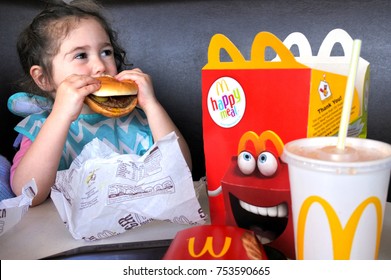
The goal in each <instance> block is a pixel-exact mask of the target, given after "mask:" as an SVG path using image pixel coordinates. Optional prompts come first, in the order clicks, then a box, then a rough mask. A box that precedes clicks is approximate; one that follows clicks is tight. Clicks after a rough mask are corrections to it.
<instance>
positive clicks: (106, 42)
mask: <svg viewBox="0 0 391 280" xmlns="http://www.w3.org/2000/svg"><path fill="white" fill-rule="evenodd" d="M72 74H78V75H88V76H92V77H98V76H102V75H112V76H114V75H116V74H117V67H116V63H115V59H114V52H113V47H112V45H111V43H110V39H109V36H108V35H107V33H106V32H105V30H104V29H103V28H102V26H101V25H100V24H99V23H98V22H97V21H96V20H95V19H93V18H88V19H81V20H80V21H79V22H78V23H77V25H76V26H75V28H74V29H72V30H70V32H69V34H68V36H66V37H65V38H64V39H63V41H62V43H61V46H60V50H59V52H58V53H57V54H56V55H55V56H54V58H53V64H52V79H53V82H54V85H53V86H54V88H55V89H57V88H58V86H59V84H60V83H61V82H62V81H63V80H64V79H65V78H66V77H68V76H70V75H72Z"/></svg>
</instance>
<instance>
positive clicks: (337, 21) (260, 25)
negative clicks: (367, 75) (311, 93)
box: [0, 0, 391, 201]
mask: <svg viewBox="0 0 391 280" xmlns="http://www.w3.org/2000/svg"><path fill="white" fill-rule="evenodd" d="M101 2H102V4H103V5H104V6H105V7H106V8H107V16H108V18H109V20H110V21H111V22H112V24H113V27H114V29H116V30H117V31H118V33H119V37H120V38H121V42H122V45H123V46H124V48H125V49H126V50H127V52H128V58H129V60H130V62H132V63H133V64H134V65H135V66H137V67H140V68H141V69H143V70H144V71H145V72H147V73H149V74H150V75H151V76H152V78H153V81H154V86H155V91H156V94H157V95H158V98H159V99H160V101H161V103H162V104H163V105H164V106H165V108H166V109H167V111H168V112H169V114H170V115H171V117H172V118H173V120H174V121H175V123H176V124H177V125H178V127H179V128H180V130H181V131H182V133H183V134H184V136H185V138H186V139H187V141H188V143H189V145H190V148H191V151H192V156H193V166H194V168H193V175H194V179H195V180H197V179H198V178H199V177H201V176H204V175H205V164H204V154H203V140H202V119H201V111H202V108H201V69H202V67H203V66H204V65H205V64H206V63H207V50H208V45H209V41H210V38H211V37H212V36H213V35H214V34H216V33H223V34H225V35H226V36H227V37H229V38H230V39H231V40H232V41H233V42H234V43H235V45H236V46H237V47H238V48H239V49H240V50H241V52H242V53H243V55H244V56H245V57H246V58H248V54H249V51H250V47H251V43H252V40H253V38H254V36H255V34H257V33H258V32H260V31H270V32H272V33H274V34H275V35H277V36H278V37H279V38H280V39H284V38H285V37H286V36H287V35H288V34H290V33H292V32H294V31H299V32H302V33H304V34H305V35H306V36H307V38H308V39H309V41H310V42H311V44H312V47H313V51H314V53H316V52H317V50H318V48H319V45H320V43H321V41H322V40H323V38H324V37H325V35H326V34H327V33H328V32H329V31H330V30H332V29H334V28H342V29H345V30H346V31H347V32H348V33H349V34H350V35H351V36H352V37H353V38H359V39H362V42H363V43H362V51H361V56H362V57H363V58H365V59H366V60H368V61H369V62H370V63H371V84H370V96H369V120H368V138H372V139H377V140H381V141H384V142H388V143H391V124H390V121H391V111H390V108H391V96H390V93H391V89H390V88H391V83H390V77H391V17H390V15H391V2H390V1H388V0H372V1H371V0H367V1H358V0H346V1H340V0H323V1H311V0H298V1H286V0H247V1H230V0H222V1H207V0H204V1H203V0H199V1H195V0H194V1H188V0H186V1H184V0H183V1H148V0H146V1H131V0H122V1H121V0H110V1H109V0H106V1H101ZM42 5H43V3H42V2H41V1H38V0H35V1H30V0H25V1H23V0H9V1H8V0H2V1H1V2H0V25H1V28H0V41H1V45H0V48H1V60H2V61H1V63H0V73H1V75H0V94H1V99H0V114H1V120H2V121H1V122H0V135H1V145H0V154H2V155H5V156H7V157H8V158H9V159H10V160H11V159H12V157H13V154H14V150H13V148H12V143H13V140H14V138H15V136H16V133H15V132H14V131H13V127H14V126H15V124H16V123H17V122H18V121H19V118H18V117H15V116H13V115H12V114H11V113H10V112H8V110H7V106H6V103H7V99H8V97H9V96H10V95H11V94H12V93H14V92H15V91H17V90H18V88H17V86H16V85H14V82H15V80H16V79H17V78H18V77H19V75H20V74H21V67H20V66H19V61H18V59H17V55H16V49H15V42H16V38H17V35H18V34H19V32H20V31H21V29H22V28H23V27H24V26H25V25H26V24H27V23H28V22H29V21H30V20H31V18H32V17H33V15H35V14H36V13H37V11H38V10H39V9H40V7H42ZM388 200H389V201H391V195H390V193H389V199H388Z"/></svg>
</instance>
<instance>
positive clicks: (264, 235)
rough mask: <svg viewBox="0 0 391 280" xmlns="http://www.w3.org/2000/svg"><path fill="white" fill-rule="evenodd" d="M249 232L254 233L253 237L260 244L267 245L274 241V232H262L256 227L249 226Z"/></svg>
mask: <svg viewBox="0 0 391 280" xmlns="http://www.w3.org/2000/svg"><path fill="white" fill-rule="evenodd" d="M250 230H252V231H254V232H255V235H256V236H257V238H258V240H259V242H261V243H262V244H268V243H270V242H272V241H273V240H274V239H276V234H275V233H274V232H271V231H264V230H263V229H262V228H260V227H258V226H251V227H250Z"/></svg>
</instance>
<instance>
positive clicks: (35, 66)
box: [11, 1, 191, 205]
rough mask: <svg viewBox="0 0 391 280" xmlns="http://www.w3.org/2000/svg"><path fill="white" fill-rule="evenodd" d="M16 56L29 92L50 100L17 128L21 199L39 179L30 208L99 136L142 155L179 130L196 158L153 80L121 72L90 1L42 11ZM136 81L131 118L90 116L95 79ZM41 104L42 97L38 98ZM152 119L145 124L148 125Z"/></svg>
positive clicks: (120, 59)
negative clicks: (45, 108)
mask: <svg viewBox="0 0 391 280" xmlns="http://www.w3.org/2000/svg"><path fill="white" fill-rule="evenodd" d="M18 53H19V57H20V61H21V64H22V66H23V69H24V71H25V74H26V81H25V84H27V85H30V87H29V88H27V90H28V91H29V92H31V91H33V92H34V94H41V95H42V94H44V96H45V97H46V98H50V99H52V100H53V106H52V108H51V110H50V112H49V111H44V112H41V113H36V114H32V115H30V116H28V117H27V118H25V119H24V120H23V121H22V122H21V123H19V124H18V125H17V127H16V128H15V130H16V131H18V132H19V133H20V134H22V135H23V139H22V141H21V147H20V150H19V151H18V152H17V154H16V155H15V158H14V161H13V165H12V168H11V186H12V189H13V191H14V193H15V194H16V195H19V194H21V190H22V188H23V186H24V185H25V184H26V183H27V182H28V181H30V180H31V179H32V178H34V179H35V181H36V184H37V187H38V194H37V196H36V197H35V198H34V200H33V205H37V204H40V203H42V202H43V201H45V199H46V198H47V197H48V195H49V193H50V190H51V187H52V186H53V184H54V182H55V178H56V173H57V171H58V170H62V169H67V168H69V166H70V164H71V162H72V160H73V159H74V158H75V157H76V156H77V155H78V154H79V153H80V152H81V150H82V149H83V146H84V145H85V144H87V143H88V142H90V141H91V140H92V139H93V138H95V137H98V138H99V139H101V140H104V142H105V143H109V145H111V146H112V147H113V148H114V149H116V150H117V152H121V153H137V154H139V155H142V154H143V153H144V152H145V151H147V150H148V149H149V148H150V147H151V145H152V144H153V142H154V141H157V140H159V139H161V138H162V137H164V136H166V135H167V134H169V133H170V132H173V131H175V133H176V134H177V136H178V137H179V139H178V141H179V145H180V147H181V151H182V153H183V156H184V158H185V160H186V162H187V164H188V165H189V167H190V168H191V156H190V152H189V149H188V146H187V144H186V142H185V140H184V139H183V137H182V135H181V133H180V132H179V130H178V129H177V127H176V126H175V125H174V123H173V122H172V120H171V119H170V117H169V116H168V114H167V112H166V111H165V110H164V108H163V107H162V106H161V104H160V103H159V102H158V100H157V99H156V97H155V94H154V90H153V86H152V82H151V79H150V77H149V76H148V75H147V74H145V73H143V72H142V71H141V70H140V69H133V70H124V71H121V72H119V73H118V69H121V67H123V66H124V64H125V52H124V51H123V50H122V49H121V48H120V47H119V45H118V43H117V41H116V37H115V33H114V32H113V31H112V29H111V28H110V27H109V25H108V23H107V22H106V20H105V19H104V18H103V16H102V15H101V14H100V13H99V7H98V6H97V5H96V4H95V3H94V2H92V1H74V2H71V3H70V4H65V3H63V4H56V5H51V6H50V7H47V8H45V10H43V11H42V12H41V13H40V14H39V15H38V16H36V17H35V19H34V20H33V22H32V23H31V24H30V25H29V26H28V27H27V28H26V29H25V30H24V32H22V34H21V35H20V38H19V40H18ZM102 75H111V76H114V77H115V78H116V79H117V80H120V81H121V80H125V79H131V80H133V81H135V82H136V83H137V85H138V88H139V92H138V106H139V107H140V108H141V109H139V108H136V109H135V110H134V111H133V112H132V113H130V114H129V115H128V116H125V117H121V118H107V117H104V116H102V115H99V114H96V113H93V112H92V111H91V110H90V109H89V107H88V106H87V105H85V104H84V98H85V97H86V96H87V95H89V94H90V93H92V92H95V91H96V90H98V89H99V88H100V83H99V81H98V80H97V79H95V78H96V77H99V76H102ZM40 98H42V97H40ZM147 120H148V121H147Z"/></svg>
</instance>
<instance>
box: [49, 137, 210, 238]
mask: <svg viewBox="0 0 391 280" xmlns="http://www.w3.org/2000/svg"><path fill="white" fill-rule="evenodd" d="M51 198H52V200H53V202H54V204H55V206H56V208H57V210H58V212H59V213H60V216H61V218H62V220H63V221H64V223H65V224H66V226H67V228H68V229H69V231H70V233H71V234H72V236H73V237H74V238H75V239H85V240H97V239H102V238H106V237H110V236H113V235H117V234H120V233H122V232H124V231H126V230H131V229H133V228H136V227H140V226H141V225H143V224H146V223H149V222H151V221H153V220H162V221H167V222H172V223H181V224H190V225H198V224H203V223H204V222H205V220H204V219H205V214H204V213H203V210H202V208H201V206H200V204H199V202H198V200H197V197H196V194H195V190H194V184H193V179H192V176H191V172H190V170H189V168H188V166H187V164H186V161H185V160H184V158H183V156H182V153H181V151H180V148H179V144H178V141H177V136H176V135H175V133H171V134H169V135H167V136H166V137H165V138H164V139H162V140H161V141H158V142H157V143H155V144H154V145H153V147H151V149H150V150H149V151H148V152H147V153H146V154H145V155H143V156H142V157H140V156H136V155H130V154H126V155H121V154H118V153H115V152H114V151H113V150H112V149H111V148H110V147H108V146H107V145H106V144H104V143H103V142H102V141H100V140H98V139H94V140H93V141H91V142H90V143H89V144H87V145H86V146H85V147H84V149H83V151H82V152H81V154H80V155H79V156H78V157H77V158H76V159H75V160H74V161H73V163H72V164H71V166H70V168H69V169H68V170H64V171H59V172H58V173H57V178H56V183H55V185H54V186H53V188H52V192H51Z"/></svg>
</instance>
